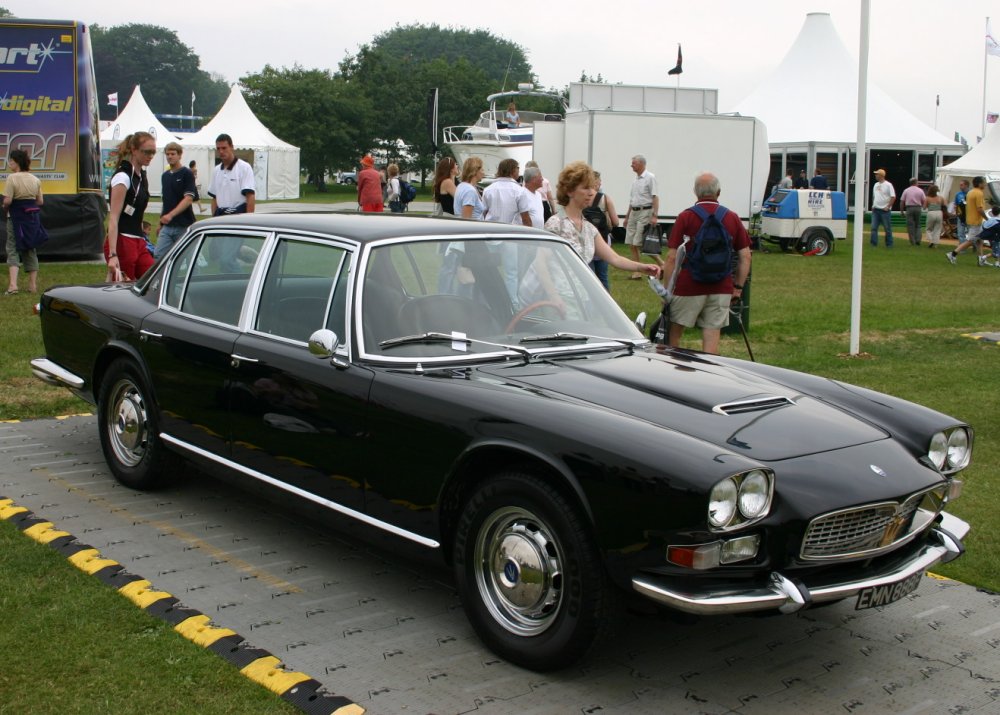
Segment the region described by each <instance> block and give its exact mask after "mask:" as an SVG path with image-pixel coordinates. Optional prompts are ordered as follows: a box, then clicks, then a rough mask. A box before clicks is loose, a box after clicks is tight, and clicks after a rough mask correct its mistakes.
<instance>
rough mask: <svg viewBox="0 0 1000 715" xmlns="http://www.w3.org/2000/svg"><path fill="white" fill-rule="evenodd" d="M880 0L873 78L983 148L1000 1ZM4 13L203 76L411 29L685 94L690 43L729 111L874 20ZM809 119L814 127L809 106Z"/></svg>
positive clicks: (492, 7)
mask: <svg viewBox="0 0 1000 715" xmlns="http://www.w3.org/2000/svg"><path fill="white" fill-rule="evenodd" d="M870 4H871V16H870V28H871V31H870V43H871V44H870V58H869V82H871V83H874V84H876V85H878V86H879V87H881V88H882V89H883V90H884V91H885V92H886V93H888V94H889V96H891V97H892V98H893V99H895V100H896V101H897V102H899V103H900V104H901V105H902V106H903V107H905V108H906V109H908V110H909V111H910V112H912V113H913V114H914V115H916V116H917V117H918V118H919V119H921V120H923V121H924V122H925V123H926V124H927V125H928V126H930V127H934V128H936V129H937V130H938V131H939V132H941V133H942V134H944V135H945V136H947V137H949V138H950V137H953V135H954V133H955V132H956V131H958V132H960V133H961V134H962V135H963V136H965V137H967V138H969V139H970V142H972V143H974V142H975V138H976V136H977V135H981V134H982V118H981V117H982V108H983V88H984V59H988V63H987V77H986V84H985V86H986V87H987V92H986V110H987V111H997V112H1000V57H993V56H990V57H988V58H986V55H985V51H984V47H985V28H986V18H987V17H988V16H989V13H990V12H994V13H996V15H997V17H996V23H995V25H996V27H997V31H998V32H1000V5H998V4H996V3H994V2H990V1H989V0H962V2H961V3H960V4H958V3H947V2H940V1H937V0H935V1H932V0H908V2H906V3H899V2H897V1H895V0H871V3H870ZM0 6H2V7H6V8H7V9H8V10H10V11H11V12H12V13H13V14H14V15H16V16H18V17H23V18H52V19H60V20H79V21H82V22H85V23H98V24H100V25H103V26H105V27H111V26H115V25H121V24H126V23H132V22H134V23H144V24H151V25H160V26H163V27H166V28H169V29H172V30H174V31H175V32H176V33H177V35H178V37H179V38H180V40H181V41H182V42H184V43H185V44H187V45H188V46H189V47H191V48H192V50H194V52H195V53H196V54H197V55H198V56H199V57H200V58H201V63H202V69H204V70H206V71H207V72H210V73H213V74H217V75H221V76H222V77H223V78H224V79H226V80H227V81H228V82H236V81H238V80H239V78H240V77H241V76H244V75H246V74H251V73H254V72H258V71H260V70H261V69H262V68H263V67H264V65H265V64H270V65H271V66H272V67H278V68H281V67H292V66H293V65H295V64H298V65H300V66H302V67H304V68H307V69H313V68H318V69H330V70H333V71H336V69H337V66H338V64H339V63H340V61H341V60H342V59H344V57H345V56H348V55H353V54H355V53H356V52H357V51H358V49H359V48H360V47H361V46H362V45H364V44H367V43H370V42H371V41H372V40H373V39H374V38H375V37H376V36H377V35H379V34H381V33H383V32H385V31H387V30H391V29H392V28H393V27H394V26H396V25H397V24H398V25H410V24H418V23H419V24H425V25H429V24H435V23H436V24H438V25H441V26H443V27H453V28H456V29H485V30H487V31H489V32H491V33H492V34H493V35H495V36H497V37H501V38H504V39H507V40H510V41H512V42H514V43H516V44H518V45H520V46H521V47H522V48H523V49H524V50H525V51H526V53H527V56H528V61H529V62H530V63H531V65H532V67H533V68H534V71H535V73H536V75H537V78H538V82H539V84H540V85H541V86H543V87H555V88H559V89H561V88H562V87H564V86H565V85H567V84H568V83H569V82H573V81H576V80H578V79H579V78H580V74H581V72H586V73H587V74H588V75H590V76H595V77H596V76H597V75H598V74H599V75H601V77H602V78H603V79H604V80H606V81H608V82H614V83H623V84H649V85H663V86H671V87H672V86H676V84H677V80H676V79H675V77H668V75H667V71H668V70H669V69H670V68H671V67H673V66H674V64H675V61H676V58H677V45H678V43H681V45H682V47H683V53H684V72H683V74H681V75H680V86H682V87H708V88H716V89H718V90H719V108H720V110H721V111H729V110H731V109H732V108H733V107H735V106H736V105H737V104H738V103H739V101H740V100H741V99H743V98H744V97H746V96H747V95H748V94H750V93H751V92H752V91H753V90H754V88H755V87H757V86H758V85H759V84H760V83H761V82H763V81H765V80H766V79H767V76H768V75H769V74H770V73H771V72H772V71H773V70H774V69H775V68H776V67H777V66H778V65H779V64H780V62H781V61H782V59H783V58H784V56H785V54H786V53H787V52H788V50H789V48H790V47H791V45H792V43H793V41H794V40H795V37H796V36H797V35H798V33H799V30H800V29H801V27H802V24H803V23H804V22H805V17H806V14H807V13H810V12H828V13H829V14H830V16H831V19H832V21H833V24H834V27H835V28H836V29H837V31H838V33H839V34H840V37H841V39H842V40H843V42H844V44H845V45H846V46H847V47H848V49H849V50H850V51H851V52H852V54H854V55H856V56H857V55H858V54H859V37H860V14H861V2H860V0H763V2H747V0H715V1H714V2H711V3H708V2H692V1H691V0H617V1H616V2H609V1H607V0H604V1H596V0H575V2H572V3H567V2H547V3H546V2H541V3H538V2H532V3H528V2H525V3H514V4H510V3H506V4H505V3H500V4H497V3H495V2H478V3H475V2H463V3H438V2H433V1H432V2H424V3H412V2H410V3H376V4H375V5H371V6H367V5H365V4H360V3H357V2H345V0H332V1H331V0H280V1H279V2H275V1H274V0H266V1H265V0H241V1H240V2H234V1H233V0H213V1H212V2H204V0H200V1H198V2H194V1H192V0H169V2H159V3H136V2H133V1H131V0H130V1H128V2H126V1H124V0H103V2H99V3H78V2H69V1H68V0H0ZM441 8H447V9H448V11H447V12H442V11H441ZM955 8H960V9H958V10H956V9H955ZM136 59H137V61H141V59H140V58H136ZM815 67H816V74H817V78H818V79H819V81H822V76H823V74H824V73H827V72H837V71H838V70H839V69H840V68H837V67H829V66H825V65H824V64H823V58H822V57H816V58H815ZM499 89H501V88H499V87H498V88H497V90H499ZM98 91H100V87H98ZM937 96H940V105H939V106H936V104H935V102H936V97H937ZM483 109H485V97H484V106H482V107H470V108H469V121H470V122H471V121H472V120H473V119H474V118H475V117H476V116H478V114H479V113H480V112H481V111H482V110H483ZM195 111H196V112H197V106H196V107H195ZM803 121H808V108H804V116H803Z"/></svg>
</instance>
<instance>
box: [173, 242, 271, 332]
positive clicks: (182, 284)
mask: <svg viewBox="0 0 1000 715" xmlns="http://www.w3.org/2000/svg"><path fill="white" fill-rule="evenodd" d="M263 245H264V236H254V235H245V234H231V233H226V232H218V233H206V234H205V235H204V236H203V237H202V239H201V241H192V242H191V243H189V244H188V245H187V246H184V248H183V249H182V250H181V251H180V252H179V253H178V254H177V256H176V257H175V258H174V263H173V266H172V268H171V274H170V277H169V279H168V281H167V293H166V299H165V300H166V303H167V305H170V306H172V307H174V308H177V309H178V310H180V311H182V312H184V313H188V314H190V315H194V316H198V317H201V318H207V319H208V320H214V321H217V322H220V323H226V324H227V325H237V324H239V320H240V312H241V311H242V309H243V301H244V298H245V297H246V292H247V286H248V285H249V283H250V274H251V273H252V272H253V268H254V265H255V263H256V262H257V257H258V256H259V254H260V250H261V247H262V246H263Z"/></svg>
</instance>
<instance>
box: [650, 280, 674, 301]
mask: <svg viewBox="0 0 1000 715" xmlns="http://www.w3.org/2000/svg"><path fill="white" fill-rule="evenodd" d="M649 287H650V288H652V289H653V292H654V293H656V295H658V296H660V298H661V299H662V300H670V291H669V290H667V287H666V286H665V285H663V284H662V283H660V281H658V280H656V277H655V276H649Z"/></svg>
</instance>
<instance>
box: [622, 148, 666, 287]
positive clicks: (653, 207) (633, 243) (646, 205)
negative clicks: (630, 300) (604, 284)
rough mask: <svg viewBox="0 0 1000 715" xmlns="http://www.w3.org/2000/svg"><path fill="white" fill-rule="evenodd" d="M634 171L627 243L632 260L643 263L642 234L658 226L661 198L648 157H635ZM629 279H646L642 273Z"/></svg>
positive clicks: (626, 215)
mask: <svg viewBox="0 0 1000 715" xmlns="http://www.w3.org/2000/svg"><path fill="white" fill-rule="evenodd" d="M632 171H634V172H635V181H633V182H632V193H631V194H630V195H629V202H628V211H627V212H626V213H625V243H626V244H628V247H629V250H630V251H631V252H632V260H633V261H636V262H637V263H641V262H642V256H641V255H640V253H639V247H640V246H641V245H642V234H643V231H645V229H646V225H647V224H649V225H651V226H655V225H656V217H657V215H658V214H659V213H660V197H659V196H657V187H656V177H655V176H654V175H653V174H651V173H650V172H648V171H646V157H644V156H643V155H642V154H636V155H635V156H633V157H632ZM629 277H630V278H631V279H632V280H639V279H641V278H645V276H644V275H642V274H641V273H633V274H632V275H631V276H629Z"/></svg>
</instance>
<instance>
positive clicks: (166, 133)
mask: <svg viewBox="0 0 1000 715" xmlns="http://www.w3.org/2000/svg"><path fill="white" fill-rule="evenodd" d="M133 132H149V133H150V134H152V135H153V136H154V137H156V143H157V145H159V146H161V147H162V146H163V145H164V144H166V143H167V142H170V141H176V139H177V137H176V136H175V135H174V133H173V132H171V131H170V130H169V129H167V128H166V127H165V126H163V124H162V122H160V120H159V119H157V118H156V115H155V114H153V112H152V110H151V109H150V108H149V105H148V104H146V99H145V98H144V97H143V96H142V92H141V91H140V90H139V85H136V86H135V89H133V90H132V96H131V97H129V100H128V103H127V104H126V105H125V108H124V109H123V110H122V111H121V112H119V114H118V117H117V118H116V119H115V121H113V122H112V123H111V124H110V125H108V126H107V127H105V129H104V131H102V132H101V141H102V142H114V143H116V144H117V143H118V142H120V141H122V140H123V139H124V138H125V137H127V136H128V135H129V134H132V133H133Z"/></svg>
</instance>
